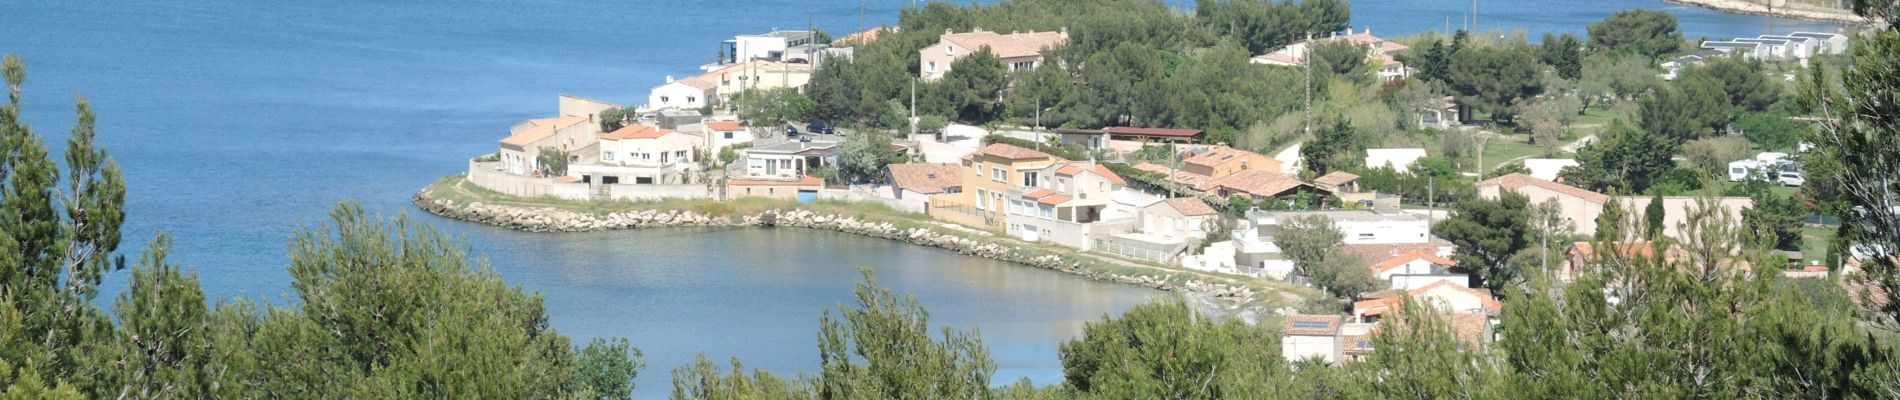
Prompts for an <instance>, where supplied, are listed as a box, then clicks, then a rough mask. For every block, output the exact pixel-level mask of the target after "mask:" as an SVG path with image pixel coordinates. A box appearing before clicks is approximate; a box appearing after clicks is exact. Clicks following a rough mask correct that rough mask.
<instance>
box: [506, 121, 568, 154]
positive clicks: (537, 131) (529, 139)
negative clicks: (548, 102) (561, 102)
mask: <svg viewBox="0 0 1900 400" xmlns="http://www.w3.org/2000/svg"><path fill="white" fill-rule="evenodd" d="M583 122H587V117H575V116H567V117H554V118H536V119H531V120H527V121H523V122H522V123H520V124H515V125H516V126H521V125H523V124H526V125H528V127H526V128H522V129H520V130H518V131H516V132H515V133H514V134H512V135H508V137H505V138H501V144H502V145H504V146H512V147H516V148H523V149H525V148H527V147H528V145H532V144H534V142H539V141H542V140H544V139H547V138H550V137H554V134H555V133H556V132H559V131H560V130H562V129H567V128H568V127H571V126H574V125H575V124H580V123H583Z"/></svg>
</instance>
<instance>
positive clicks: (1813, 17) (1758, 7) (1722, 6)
mask: <svg viewBox="0 0 1900 400" xmlns="http://www.w3.org/2000/svg"><path fill="white" fill-rule="evenodd" d="M1663 1H1665V2H1669V3H1676V4H1686V5H1692V6H1697V7H1703V8H1708V9H1713V10H1717V11H1723V12H1732V13H1739V14H1754V15H1767V14H1768V7H1767V6H1764V5H1762V4H1761V3H1760V2H1754V1H1745V0H1663ZM1775 16H1776V17H1786V18H1794V19H1805V20H1810V21H1829V22H1845V23H1850V24H1865V23H1868V22H1870V21H1868V20H1867V18H1866V17H1862V16H1859V15H1855V14H1854V13H1853V12H1850V11H1847V10H1840V11H1820V10H1813V9H1800V8H1781V9H1776V10H1775Z"/></svg>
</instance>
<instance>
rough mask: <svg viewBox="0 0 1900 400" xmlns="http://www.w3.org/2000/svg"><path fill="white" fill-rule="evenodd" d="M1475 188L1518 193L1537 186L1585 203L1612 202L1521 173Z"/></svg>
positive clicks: (1568, 186) (1599, 194)
mask: <svg viewBox="0 0 1900 400" xmlns="http://www.w3.org/2000/svg"><path fill="white" fill-rule="evenodd" d="M1475 186H1476V187H1478V188H1486V187H1491V186H1497V187H1500V188H1503V189H1504V190H1509V191H1513V192H1515V191H1517V189H1518V188H1521V187H1525V186H1537V187H1540V188H1543V189H1545V190H1549V191H1553V192H1557V193H1562V194H1564V195H1568V196H1571V197H1576V198H1579V199H1583V200H1584V201H1588V202H1592V203H1597V204H1603V203H1604V202H1607V201H1610V196H1608V195H1604V194H1602V193H1597V192H1592V191H1589V190H1587V189H1583V188H1579V187H1576V186H1570V185H1565V184H1562V183H1557V182H1551V181H1547V180H1543V179H1537V178H1536V177H1532V176H1530V175H1525V174H1520V173H1512V174H1510V175H1505V176H1500V177H1496V178H1491V179H1486V180H1483V181H1479V182H1478V184H1477V185H1475Z"/></svg>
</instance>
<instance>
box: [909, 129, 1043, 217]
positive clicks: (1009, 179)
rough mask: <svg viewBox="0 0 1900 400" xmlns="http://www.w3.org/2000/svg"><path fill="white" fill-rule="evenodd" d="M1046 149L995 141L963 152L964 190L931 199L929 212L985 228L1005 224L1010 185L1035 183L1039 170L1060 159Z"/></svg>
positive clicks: (1036, 183)
mask: <svg viewBox="0 0 1900 400" xmlns="http://www.w3.org/2000/svg"><path fill="white" fill-rule="evenodd" d="M1062 161H1063V160H1062V159H1060V158H1056V157H1055V156H1052V155H1049V154H1048V153H1044V152H1040V151H1035V150H1030V149H1025V148H1021V147H1016V146H1011V145H1007V144H1002V143H997V144H991V145H989V146H985V147H983V148H982V149H979V150H977V151H976V152H975V153H970V154H969V155H966V156H963V163H962V173H963V192H961V193H955V194H950V195H944V196H939V197H940V198H943V199H944V200H945V201H937V200H936V199H935V198H933V199H932V201H931V205H930V210H929V211H930V216H931V217H932V218H936V219H939V220H943V221H949V222H953V223H958V224H963V225H968V226H973V227H978V228H985V229H1002V228H1003V227H1005V226H1008V225H1007V221H1006V217H1007V214H1008V213H1007V210H1008V209H1009V206H1008V205H1009V202H1008V199H1007V198H1008V197H1009V196H1010V194H1009V193H1010V190H1011V189H1017V188H1024V187H1036V186H1039V185H1038V183H1039V182H1040V181H1041V180H1042V179H1047V178H1049V177H1044V176H1041V170H1042V169H1044V168H1047V167H1049V166H1050V165H1054V164H1055V163H1058V162H1062Z"/></svg>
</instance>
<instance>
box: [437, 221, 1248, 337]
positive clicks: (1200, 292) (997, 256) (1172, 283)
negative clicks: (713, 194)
mask: <svg viewBox="0 0 1900 400" xmlns="http://www.w3.org/2000/svg"><path fill="white" fill-rule="evenodd" d="M411 201H412V202H414V203H415V205H416V207H419V208H422V209H423V210H425V211H428V212H429V213H432V214H436V215H440V216H444V217H448V218H454V219H459V220H464V221H470V222H475V223H481V224H486V225H492V226H497V227H503V228H508V229H515V230H521V231H528V232H592V231H606V230H620V229H652V228H692V227H733V228H764V227H793V228H805V229H817V230H825V231H834V232H842V233H849V234H854V235H861V236H869V237H874V238H880V239H888V240H895V241H900V242H904V243H909V244H914V245H919V246H930V247H936V248H940V249H945V250H950V251H955V252H957V253H960V254H964V255H969V256H973V257H982V258H987V259H992V260H998V261H1005V262H1011V263H1017V264H1022V265H1028V266H1032V267H1038V268H1047V269H1051V270H1056V271H1061V272H1064V273H1069V274H1073V275H1078V276H1083V277H1087V278H1089V279H1094V280H1098V281H1103V282H1109V283H1117V284H1124V285H1134V286H1140V287H1146V288H1151V289H1157V290H1164V291H1171V292H1179V293H1185V294H1190V295H1194V296H1196V297H1200V298H1202V299H1203V300H1211V301H1212V303H1215V304H1217V305H1219V306H1221V308H1225V310H1218V311H1222V312H1224V313H1233V314H1237V315H1240V316H1242V317H1243V318H1247V317H1251V316H1252V315H1254V314H1257V312H1258V311H1260V310H1251V309H1245V308H1248V307H1249V306H1248V305H1251V304H1256V302H1255V301H1254V300H1255V297H1256V295H1258V293H1257V292H1256V291H1255V290H1254V289H1253V288H1251V287H1248V286H1246V285H1240V284H1231V283H1220V282H1206V281H1202V280H1200V279H1196V278H1192V277H1186V276H1184V275H1181V274H1177V273H1174V272H1170V271H1163V270H1156V272H1155V273H1156V274H1157V275H1161V276H1159V277H1157V276H1155V275H1139V274H1138V275H1123V274H1117V273H1112V272H1108V271H1103V270H1100V269H1097V268H1091V267H1089V266H1087V265H1084V264H1083V262H1081V261H1073V260H1066V259H1064V258H1063V257H1060V256H1057V255H1054V254H1042V255H1036V254H1028V253H1029V252H1025V251H1020V250H1019V249H1015V248H1013V246H1007V245H1003V244H998V243H993V242H990V241H986V240H980V239H972V238H967V237H964V236H962V235H958V234H954V233H946V232H939V231H937V230H934V229H928V228H901V227H898V226H896V225H894V224H891V223H890V222H873V221H862V220H858V219H854V218H850V217H840V216H835V215H828V214H822V213H816V212H812V211H808V210H797V209H794V210H771V211H765V212H762V213H759V214H757V215H745V216H741V217H738V218H734V217H728V216H713V215H706V214H700V213H695V212H691V211H672V210H664V211H663V210H642V211H623V212H616V213H609V214H590V213H581V212H574V211H570V210H562V209H557V208H551V207H536V208H526V207H513V206H505V205H496V204H485V203H481V202H474V203H468V204H457V203H456V202H454V201H451V200H446V199H436V198H432V197H430V196H428V192H427V191H424V192H421V193H417V194H416V195H415V196H414V197H413V198H411ZM1210 311H1212V310H1210ZM1281 312H1285V311H1281ZM1249 319H1251V318H1249Z"/></svg>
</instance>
